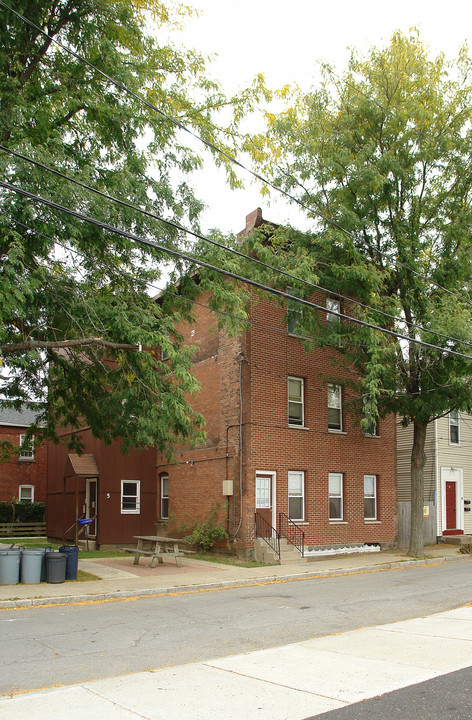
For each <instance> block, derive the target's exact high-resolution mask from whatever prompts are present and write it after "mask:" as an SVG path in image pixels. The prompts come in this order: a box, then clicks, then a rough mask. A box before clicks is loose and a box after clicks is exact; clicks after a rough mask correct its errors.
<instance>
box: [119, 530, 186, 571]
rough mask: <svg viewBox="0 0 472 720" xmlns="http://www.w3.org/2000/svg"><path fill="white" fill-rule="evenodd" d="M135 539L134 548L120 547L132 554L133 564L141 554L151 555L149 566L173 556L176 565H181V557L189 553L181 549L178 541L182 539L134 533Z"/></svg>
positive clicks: (135, 563) (137, 562) (136, 562)
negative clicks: (135, 544)
mask: <svg viewBox="0 0 472 720" xmlns="http://www.w3.org/2000/svg"><path fill="white" fill-rule="evenodd" d="M133 537H134V538H135V539H136V540H137V541H138V544H137V547H135V548H122V549H123V550H124V551H125V552H129V553H133V554H134V561H133V565H138V564H139V558H140V557H141V555H146V556H150V557H151V567H152V568H153V567H156V563H158V562H159V563H163V562H164V560H163V558H165V557H174V558H175V563H176V565H177V567H182V561H181V558H182V557H184V555H185V553H191V552H192V551H191V550H185V551H184V550H182V549H181V548H179V543H181V542H182V540H179V539H178V538H171V537H161V536H159V535H134V536H133Z"/></svg>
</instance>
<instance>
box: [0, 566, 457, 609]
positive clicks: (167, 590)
mask: <svg viewBox="0 0 472 720" xmlns="http://www.w3.org/2000/svg"><path fill="white" fill-rule="evenodd" d="M470 559H471V558H470V555H455V556H453V557H437V558H427V559H424V560H405V561H401V562H392V563H385V564H379V565H375V566H373V565H371V564H368V565H360V566H359V567H354V568H353V567H351V568H346V569H345V570H343V569H341V568H338V569H336V570H313V571H309V572H303V573H289V574H287V575H267V576H264V577H258V578H244V579H240V580H227V581H221V582H214V583H201V584H195V585H190V584H189V585H169V586H167V587H158V586H157V587H154V588H146V589H143V590H138V589H137V590H124V591H115V592H105V593H90V594H82V595H69V596H67V595H61V596H58V597H43V598H37V597H36V598H23V599H19V600H1V601H0V610H7V609H22V608H32V607H41V606H46V607H47V606H50V605H69V604H82V603H83V604H86V603H94V602H106V601H113V600H126V599H129V598H134V597H136V598H138V597H153V596H155V595H168V594H172V593H179V594H185V593H188V594H191V593H196V592H202V591H205V590H208V591H211V590H219V589H222V588H231V587H246V586H250V585H261V584H270V583H274V584H276V583H282V582H291V581H296V580H304V579H314V578H317V577H319V578H322V577H336V576H341V575H343V576H344V575H356V574H358V573H360V572H364V573H367V572H380V571H386V570H394V569H396V568H404V567H413V566H415V565H419V566H422V565H437V564H441V563H445V562H450V561H455V560H470ZM12 587H14V586H12Z"/></svg>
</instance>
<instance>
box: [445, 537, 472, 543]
mask: <svg viewBox="0 0 472 720" xmlns="http://www.w3.org/2000/svg"><path fill="white" fill-rule="evenodd" d="M441 542H443V543H446V544H447V545H470V544H472V535H442V536H441Z"/></svg>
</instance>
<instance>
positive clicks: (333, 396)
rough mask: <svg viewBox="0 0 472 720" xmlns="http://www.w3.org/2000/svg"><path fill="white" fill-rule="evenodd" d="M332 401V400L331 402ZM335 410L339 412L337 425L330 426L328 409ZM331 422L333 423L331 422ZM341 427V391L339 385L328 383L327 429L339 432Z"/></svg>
mask: <svg viewBox="0 0 472 720" xmlns="http://www.w3.org/2000/svg"><path fill="white" fill-rule="evenodd" d="M333 401H334V402H333ZM330 410H337V411H338V412H339V427H330V422H329V411H330ZM331 424H333V423H331ZM342 429H343V393H342V387H341V385H334V383H329V385H328V430H330V431H334V432H340V431H342Z"/></svg>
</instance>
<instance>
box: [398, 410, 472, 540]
mask: <svg viewBox="0 0 472 720" xmlns="http://www.w3.org/2000/svg"><path fill="white" fill-rule="evenodd" d="M412 443H413V428H412V427H411V426H409V427H406V428H404V427H402V425H401V423H399V424H398V429H397V456H398V459H397V479H398V515H399V530H398V541H399V544H400V545H406V544H407V543H408V540H409V537H408V535H409V519H410V476H411V472H410V458H411V448H412ZM425 452H426V457H427V460H426V466H425V488H424V523H425V524H424V531H425V541H426V542H427V543H432V542H436V540H437V539H438V538H441V537H443V536H454V535H472V417H471V416H470V415H467V414H466V413H459V412H451V413H450V414H449V415H446V416H445V417H442V418H440V419H439V420H435V421H434V422H433V423H431V424H430V426H429V427H428V431H427V434H426V445H425Z"/></svg>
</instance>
